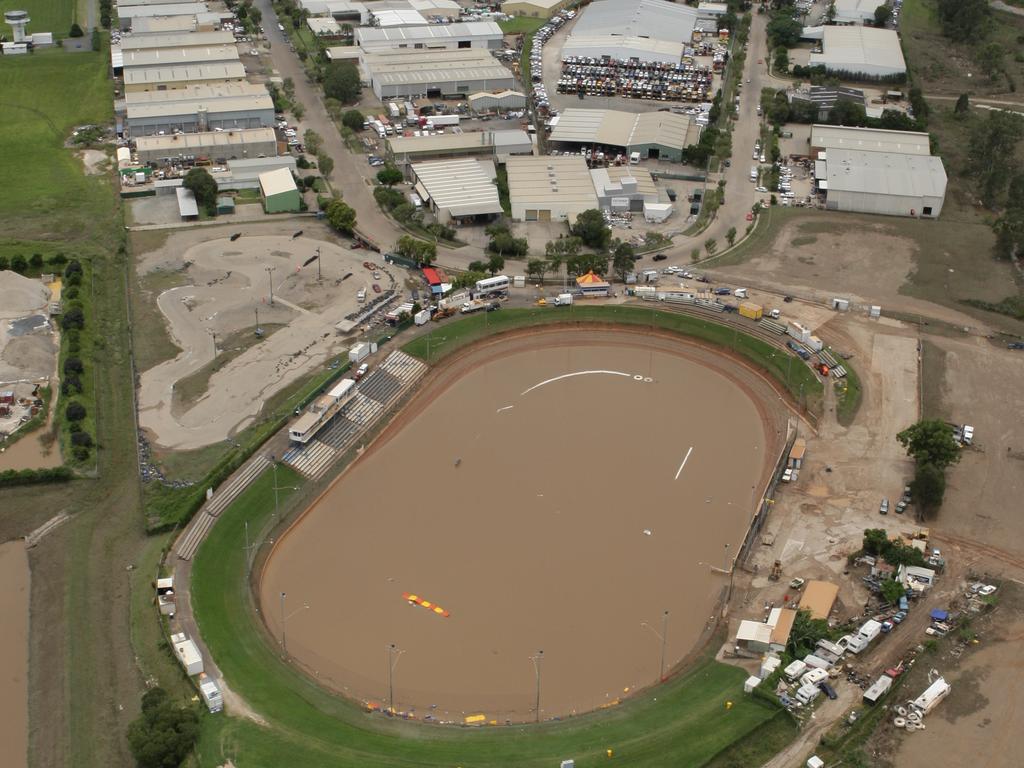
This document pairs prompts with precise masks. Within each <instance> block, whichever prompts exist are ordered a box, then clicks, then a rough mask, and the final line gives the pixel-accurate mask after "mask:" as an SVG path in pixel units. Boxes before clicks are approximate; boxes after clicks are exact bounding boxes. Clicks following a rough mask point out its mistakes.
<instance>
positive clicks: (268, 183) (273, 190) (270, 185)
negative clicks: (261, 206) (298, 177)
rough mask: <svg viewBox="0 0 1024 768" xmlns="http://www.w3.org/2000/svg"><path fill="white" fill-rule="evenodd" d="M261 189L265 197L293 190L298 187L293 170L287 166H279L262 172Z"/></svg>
mask: <svg viewBox="0 0 1024 768" xmlns="http://www.w3.org/2000/svg"><path fill="white" fill-rule="evenodd" d="M260 189H262V190H263V196H264V197H271V196H272V195H280V194H282V193H284V192H293V191H295V190H297V189H298V187H296V186H295V179H294V178H292V172H291V171H290V170H288V169H287V168H277V169H275V170H273V171H267V172H266V173H261V174H260Z"/></svg>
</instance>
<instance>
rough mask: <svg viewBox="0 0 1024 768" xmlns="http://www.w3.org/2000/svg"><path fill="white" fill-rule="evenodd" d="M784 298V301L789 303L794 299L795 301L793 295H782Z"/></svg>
mask: <svg viewBox="0 0 1024 768" xmlns="http://www.w3.org/2000/svg"><path fill="white" fill-rule="evenodd" d="M782 300H783V301H784V302H786V303H787V304H789V303H790V302H792V301H793V297H792V296H783V297H782Z"/></svg>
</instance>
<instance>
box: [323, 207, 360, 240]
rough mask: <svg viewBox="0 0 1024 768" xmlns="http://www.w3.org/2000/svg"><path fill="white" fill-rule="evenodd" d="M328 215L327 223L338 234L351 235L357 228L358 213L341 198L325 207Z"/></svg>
mask: <svg viewBox="0 0 1024 768" xmlns="http://www.w3.org/2000/svg"><path fill="white" fill-rule="evenodd" d="M324 213H326V214H327V223H328V224H330V225H331V227H332V228H333V229H335V230H337V231H338V232H341V233H342V234H345V235H351V234H352V232H353V231H354V230H355V227H356V212H355V209H354V208H352V206H350V205H349V204H348V203H346V202H345V201H344V200H342V199H340V198H334V199H333V200H331V202H329V203H328V204H327V205H326V206H325V207H324Z"/></svg>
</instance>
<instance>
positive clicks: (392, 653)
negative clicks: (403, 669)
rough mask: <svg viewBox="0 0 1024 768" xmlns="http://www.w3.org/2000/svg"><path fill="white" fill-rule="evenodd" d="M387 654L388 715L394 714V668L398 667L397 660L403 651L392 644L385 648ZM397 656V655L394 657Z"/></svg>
mask: <svg viewBox="0 0 1024 768" xmlns="http://www.w3.org/2000/svg"><path fill="white" fill-rule="evenodd" d="M386 650H387V652H388V714H389V715H393V714H395V667H396V666H398V659H399V658H400V657H401V655H402V654H403V653H405V651H403V650H402V649H401V648H399V647H398V646H397V645H395V644H394V643H390V644H388V646H387V649H386ZM396 654H397V655H396Z"/></svg>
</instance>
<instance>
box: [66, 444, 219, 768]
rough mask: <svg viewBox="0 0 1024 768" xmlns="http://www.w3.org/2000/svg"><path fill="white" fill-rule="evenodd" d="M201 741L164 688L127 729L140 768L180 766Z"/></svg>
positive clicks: (191, 718) (187, 712)
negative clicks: (197, 742) (198, 741)
mask: <svg viewBox="0 0 1024 768" xmlns="http://www.w3.org/2000/svg"><path fill="white" fill-rule="evenodd" d="M83 434H85V433H84V432H80V433H78V434H76V435H74V436H73V438H77V437H78V436H79V435H83ZM85 436H86V437H88V435H87V434H86V435H85ZM73 442H74V440H73ZM90 442H91V441H90ZM198 737H199V717H198V716H197V715H196V712H195V710H194V709H192V708H191V707H177V706H175V705H174V704H172V703H171V701H170V697H169V696H168V695H167V692H166V691H165V690H164V689H163V688H152V689H150V690H148V691H146V693H145V694H144V695H143V696H142V714H141V715H139V717H138V718H136V719H135V720H133V721H132V723H131V725H129V726H128V745H129V747H130V748H131V751H132V756H133V757H134V758H135V762H136V763H137V765H138V766H139V768H175V767H176V766H178V765H181V763H182V761H184V759H185V758H186V757H187V756H188V754H189V753H190V752H191V751H192V748H193V746H194V745H195V743H196V739H197V738H198Z"/></svg>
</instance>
